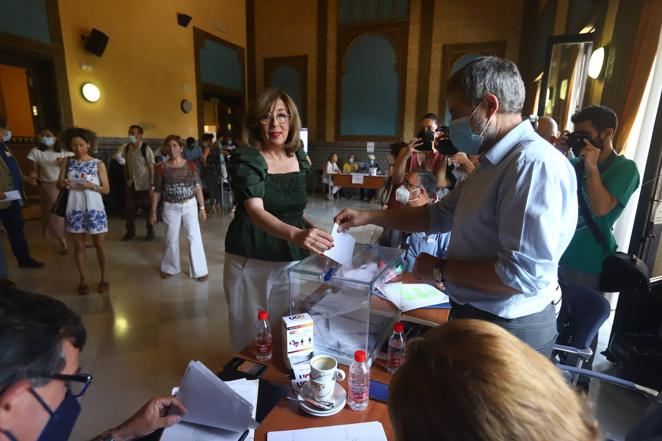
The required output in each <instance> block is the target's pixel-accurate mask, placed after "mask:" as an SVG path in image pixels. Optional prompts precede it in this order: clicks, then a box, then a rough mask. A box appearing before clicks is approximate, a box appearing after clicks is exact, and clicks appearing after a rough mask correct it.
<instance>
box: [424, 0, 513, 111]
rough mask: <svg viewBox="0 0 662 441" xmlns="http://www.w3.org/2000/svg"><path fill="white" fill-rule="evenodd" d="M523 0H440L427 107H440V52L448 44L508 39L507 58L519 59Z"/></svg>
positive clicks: (437, 6) (438, 1)
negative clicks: (497, 4) (495, 1)
mask: <svg viewBox="0 0 662 441" xmlns="http://www.w3.org/2000/svg"><path fill="white" fill-rule="evenodd" d="M522 13H523V0H501V1H500V2H499V6H498V7H495V5H494V1H492V0H462V1H457V0H437V2H436V3H435V20H434V31H433V34H432V53H431V54H430V56H431V57H432V58H431V60H432V65H431V68H430V94H429V96H428V98H429V101H428V109H429V110H430V111H432V112H438V111H439V108H438V107H439V96H440V94H442V93H443V88H442V87H441V75H442V73H441V54H442V49H443V46H444V45H445V44H458V43H482V42H488V41H500V40H505V41H506V58H508V59H510V60H513V61H514V62H516V63H517V61H518V54H519V42H520V30H521V26H522Z"/></svg>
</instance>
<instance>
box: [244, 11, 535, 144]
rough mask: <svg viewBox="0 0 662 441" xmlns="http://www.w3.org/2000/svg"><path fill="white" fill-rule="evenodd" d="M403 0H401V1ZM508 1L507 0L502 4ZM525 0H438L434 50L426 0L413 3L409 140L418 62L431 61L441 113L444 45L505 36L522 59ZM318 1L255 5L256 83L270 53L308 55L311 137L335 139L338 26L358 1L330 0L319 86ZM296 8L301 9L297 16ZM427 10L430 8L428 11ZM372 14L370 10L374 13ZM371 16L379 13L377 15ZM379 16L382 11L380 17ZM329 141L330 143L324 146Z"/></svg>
mask: <svg viewBox="0 0 662 441" xmlns="http://www.w3.org/2000/svg"><path fill="white" fill-rule="evenodd" d="M385 3H389V4H390V0H388V1H386V2H385V1H383V0H379V2H377V1H373V0H368V6H370V7H369V8H368V10H369V11H372V10H373V9H374V8H373V6H375V5H381V4H385ZM398 3H399V0H398ZM501 3H503V4H501ZM523 3H524V0H503V1H502V2H500V6H499V8H495V7H494V2H493V1H491V0H464V1H462V2H458V1H455V0H437V1H436V3H435V12H434V14H435V15H434V17H435V18H434V29H433V35H432V38H433V42H432V49H431V51H430V53H426V54H422V53H419V47H418V46H419V41H420V20H421V0H410V1H409V8H408V9H409V15H408V17H409V40H408V44H407V60H406V66H405V69H406V73H407V75H406V79H405V96H402V97H399V100H400V101H401V103H402V105H403V106H404V112H403V113H404V114H403V119H404V121H403V133H401V134H400V133H398V134H396V135H397V136H402V137H404V138H409V137H412V136H414V134H415V131H416V126H415V125H416V121H417V119H418V117H419V115H416V91H417V90H418V82H419V75H418V63H419V59H420V57H428V58H429V59H430V60H431V69H430V75H429V78H425V79H421V80H422V81H428V82H429V94H428V97H427V110H429V111H432V112H437V111H438V102H439V94H440V93H441V91H442V89H441V87H440V82H441V54H442V47H443V45H444V44H455V43H480V42H488V41H499V40H505V41H506V42H507V46H506V56H507V57H508V58H510V59H512V60H515V61H517V60H518V54H519V45H520V29H521V24H522V14H523ZM317 4H318V2H317V1H314V0H280V1H275V0H260V1H256V6H255V28H256V33H255V42H256V84H257V86H258V88H259V87H262V86H263V85H264V63H263V60H264V57H283V56H292V55H306V54H307V55H308V121H309V124H308V126H309V128H311V139H313V140H322V139H324V140H326V141H334V140H336V139H337V134H336V133H335V125H336V120H335V118H336V117H335V114H336V105H337V103H336V102H335V99H336V73H337V72H338V71H339V69H340V67H339V66H337V65H336V60H337V53H336V45H337V27H338V20H339V18H340V17H342V16H345V17H349V16H351V15H352V14H350V11H349V9H348V8H351V4H352V2H348V1H346V0H327V4H328V10H327V11H326V12H327V13H326V14H325V15H326V20H327V29H328V32H327V35H326V40H327V46H326V47H327V53H326V58H327V65H326V75H327V78H326V84H325V85H320V86H318V85H317V84H316V77H317V59H316V52H317V48H316V45H317V38H318V37H317V25H316V21H317V11H316V8H317ZM291 11H296V14H292V13H291ZM423 12H424V13H425V11H423ZM369 15H370V14H369ZM371 15H375V14H373V13H371ZM378 16H379V15H376V17H378ZM318 87H325V90H326V100H325V102H324V103H316V102H315V101H316V99H317V89H318ZM318 105H320V106H323V107H324V113H325V128H326V130H325V133H317V132H316V130H315V128H316V127H315V125H316V118H315V115H316V110H317V106H318ZM324 145H327V144H324Z"/></svg>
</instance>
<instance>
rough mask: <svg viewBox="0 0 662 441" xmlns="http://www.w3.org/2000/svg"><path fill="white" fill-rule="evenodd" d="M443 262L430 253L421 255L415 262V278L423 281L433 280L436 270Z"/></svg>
mask: <svg viewBox="0 0 662 441" xmlns="http://www.w3.org/2000/svg"><path fill="white" fill-rule="evenodd" d="M442 263H443V261H442V260H441V259H439V258H437V257H434V256H432V255H430V254H428V253H421V254H419V255H418V257H417V258H416V262H414V276H416V278H418V279H421V280H433V279H434V269H435V268H438V267H440V266H441V264H442Z"/></svg>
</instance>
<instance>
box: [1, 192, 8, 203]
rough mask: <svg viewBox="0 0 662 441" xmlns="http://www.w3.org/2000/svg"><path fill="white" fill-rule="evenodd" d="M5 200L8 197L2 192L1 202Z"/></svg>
mask: <svg viewBox="0 0 662 441" xmlns="http://www.w3.org/2000/svg"><path fill="white" fill-rule="evenodd" d="M4 199H7V196H6V195H5V194H4V193H3V192H1V191H0V201H2V200H4Z"/></svg>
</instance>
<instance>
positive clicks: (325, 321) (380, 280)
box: [288, 244, 404, 365]
mask: <svg viewBox="0 0 662 441" xmlns="http://www.w3.org/2000/svg"><path fill="white" fill-rule="evenodd" d="M403 266H404V265H403V263H402V250H399V249H397V248H386V247H380V246H375V245H358V244H357V245H356V247H355V248H354V253H353V256H352V263H351V265H342V266H341V265H340V264H338V263H336V262H334V261H333V260H331V259H329V258H327V257H326V256H310V257H308V258H306V259H304V260H302V261H301V262H299V263H298V264H296V265H294V266H292V267H291V268H290V269H289V271H288V277H289V283H290V298H289V300H290V313H291V314H301V313H305V312H307V313H308V314H309V315H310V316H311V318H312V319H313V326H314V343H313V344H314V351H315V355H319V354H326V355H330V356H333V357H335V358H336V359H337V360H338V362H339V363H342V364H346V365H349V364H350V363H351V362H352V360H353V357H354V352H355V351H356V350H358V349H363V350H365V351H366V353H367V354H368V357H369V363H372V360H373V359H374V358H375V356H376V353H377V351H378V350H379V347H380V345H381V343H382V342H383V341H384V340H385V339H386V338H388V335H389V333H390V331H391V328H392V325H393V323H394V322H395V321H397V320H398V319H399V317H400V313H399V310H398V309H397V308H396V307H395V306H394V305H393V303H395V304H398V303H399V302H398V301H397V299H393V293H392V292H391V299H392V301H393V300H396V301H394V302H393V303H391V302H388V301H384V300H383V299H381V298H379V297H378V296H376V295H373V294H374V293H377V292H380V291H381V290H382V289H383V287H384V285H385V284H386V283H388V282H389V281H391V280H393V279H394V278H395V277H397V276H399V275H400V274H401V273H402V270H403Z"/></svg>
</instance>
